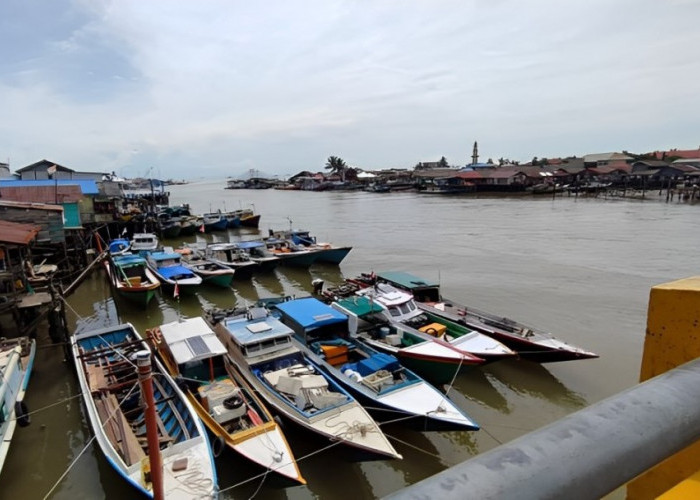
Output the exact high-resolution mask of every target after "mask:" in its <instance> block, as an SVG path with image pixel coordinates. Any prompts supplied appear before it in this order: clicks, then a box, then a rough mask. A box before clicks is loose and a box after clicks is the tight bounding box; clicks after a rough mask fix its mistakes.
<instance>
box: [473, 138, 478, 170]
mask: <svg viewBox="0 0 700 500" xmlns="http://www.w3.org/2000/svg"><path fill="white" fill-rule="evenodd" d="M478 162H479V146H478V145H477V144H476V141H474V150H473V151H472V165H476V164H477V163H478Z"/></svg>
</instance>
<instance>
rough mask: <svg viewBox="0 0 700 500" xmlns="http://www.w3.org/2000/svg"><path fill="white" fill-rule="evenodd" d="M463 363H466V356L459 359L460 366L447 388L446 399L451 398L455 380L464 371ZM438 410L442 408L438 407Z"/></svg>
mask: <svg viewBox="0 0 700 500" xmlns="http://www.w3.org/2000/svg"><path fill="white" fill-rule="evenodd" d="M462 363H464V356H462V357H460V358H459V366H458V367H457V369H456V370H455V374H454V375H452V381H451V382H450V384H449V385H448V386H447V389H445V397H448V396H449V394H450V391H451V390H452V386H453V385H454V383H455V379H457V375H458V374H459V371H460V370H461V369H462ZM440 404H441V405H442V403H440ZM438 408H440V406H438Z"/></svg>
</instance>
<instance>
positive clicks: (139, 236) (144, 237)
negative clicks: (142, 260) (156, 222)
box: [131, 233, 157, 241]
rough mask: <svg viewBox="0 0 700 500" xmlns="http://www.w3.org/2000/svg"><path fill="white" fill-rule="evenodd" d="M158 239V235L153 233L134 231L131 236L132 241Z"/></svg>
mask: <svg viewBox="0 0 700 500" xmlns="http://www.w3.org/2000/svg"><path fill="white" fill-rule="evenodd" d="M155 239H157V236H156V235H155V234H153V233H134V234H133V235H132V236H131V241H143V240H146V241H150V240H155Z"/></svg>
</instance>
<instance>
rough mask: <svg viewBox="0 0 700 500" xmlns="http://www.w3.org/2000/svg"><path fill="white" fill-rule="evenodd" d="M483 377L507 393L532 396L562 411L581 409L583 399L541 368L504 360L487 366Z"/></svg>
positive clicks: (523, 362)
mask: <svg viewBox="0 0 700 500" xmlns="http://www.w3.org/2000/svg"><path fill="white" fill-rule="evenodd" d="M483 370H484V373H485V374H487V375H489V374H490V375H491V376H493V377H494V378H495V380H497V381H498V382H499V383H501V384H503V385H504V386H505V387H507V388H508V389H509V390H510V391H512V392H514V393H516V394H520V395H522V396H534V397H537V398H540V399H545V400H547V401H550V402H552V403H555V404H557V405H559V406H561V407H563V408H567V409H571V410H574V409H578V408H583V407H584V406H586V405H587V404H588V403H587V401H586V399H585V398H584V397H583V396H582V395H580V394H578V393H576V392H574V391H572V390H570V389H569V388H568V387H566V386H565V385H564V384H563V383H561V382H560V381H559V379H558V378H557V377H555V376H554V375H552V373H551V372H550V371H549V370H547V368H545V367H544V366H543V365H540V364H537V363H532V362H530V361H525V360H505V361H500V362H498V363H493V364H491V365H487V366H486V367H484V368H483Z"/></svg>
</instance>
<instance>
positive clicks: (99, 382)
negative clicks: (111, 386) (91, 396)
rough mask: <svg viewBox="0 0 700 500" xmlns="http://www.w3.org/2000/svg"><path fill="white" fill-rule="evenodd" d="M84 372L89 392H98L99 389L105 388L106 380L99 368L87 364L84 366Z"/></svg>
mask: <svg viewBox="0 0 700 500" xmlns="http://www.w3.org/2000/svg"><path fill="white" fill-rule="evenodd" d="M85 372H86V375H87V382H88V387H90V391H99V390H100V389H103V388H105V387H107V379H106V378H105V373H104V370H103V369H102V368H101V367H99V366H97V365H93V364H87V365H86V366H85Z"/></svg>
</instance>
